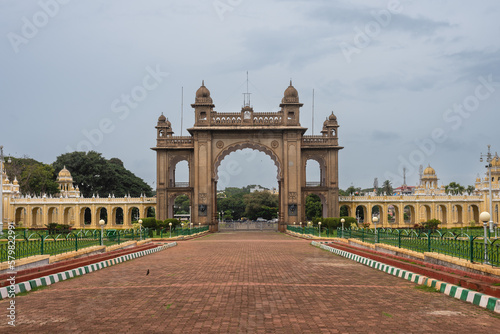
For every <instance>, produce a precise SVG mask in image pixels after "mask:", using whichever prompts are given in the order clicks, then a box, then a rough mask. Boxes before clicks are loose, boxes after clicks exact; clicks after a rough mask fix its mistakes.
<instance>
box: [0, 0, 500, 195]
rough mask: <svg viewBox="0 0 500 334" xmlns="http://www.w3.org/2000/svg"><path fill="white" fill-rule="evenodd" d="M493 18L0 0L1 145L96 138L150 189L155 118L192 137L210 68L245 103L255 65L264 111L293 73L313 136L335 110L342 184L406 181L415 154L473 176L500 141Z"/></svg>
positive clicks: (465, 180) (242, 159)
mask: <svg viewBox="0 0 500 334" xmlns="http://www.w3.org/2000/svg"><path fill="white" fill-rule="evenodd" d="M499 17H500V3H499V2H498V1H497V0H484V1H474V2H473V1H457V0H454V1H451V0H449V1H446V0H432V1H431V0H420V1H416V0H413V1H403V0H402V1H392V0H391V1H389V0H385V1H374V0H370V1H368V0H364V1H333V0H323V1H321V0H307V1H299V0H296V1H292V0H290V1H287V0H281V1H276V0H275V1H270V0H266V1H263V0H252V1H249V0H215V1H212V0H208V1H207V0H205V1H201V0H199V1H186V0H184V1H181V0H178V1H164V0H143V1H132V0H106V1H105V0H85V1H83V0H72V1H68V0H64V1H63V0H57V1H56V0H36V1H31V0H22V1H20V0H1V1H0V32H1V34H0V36H1V39H0V62H1V67H0V68H1V72H0V84H1V87H0V106H1V118H0V121H1V129H0V145H4V147H5V148H4V151H5V153H6V154H12V155H14V156H17V157H20V156H24V155H27V156H30V157H32V158H34V159H37V160H40V161H43V162H45V163H52V162H53V161H54V160H55V159H56V157H57V156H58V155H60V154H63V153H66V152H69V151H73V150H89V149H92V150H95V151H98V152H101V153H102V154H103V155H104V156H105V157H106V158H108V159H109V158H112V157H117V158H120V159H121V160H123V162H124V164H125V167H126V168H128V169H130V170H132V171H133V172H134V173H135V174H137V175H138V176H140V177H142V178H143V179H145V181H146V182H148V183H149V184H151V185H152V186H153V187H155V186H156V185H155V183H154V182H155V178H156V156H155V152H154V151H152V150H150V148H151V147H154V146H155V138H156V132H155V128H154V126H155V125H156V122H157V118H158V116H159V115H160V114H161V113H162V112H163V113H164V114H165V115H166V116H167V117H168V118H169V120H170V121H171V122H172V126H173V130H174V131H175V134H176V135H180V134H181V131H182V134H183V135H186V134H187V131H186V130H185V129H186V128H189V127H191V126H192V125H193V122H194V117H193V116H194V114H193V110H192V108H191V107H190V104H191V103H193V102H194V96H195V92H196V90H197V88H198V87H199V86H200V83H201V80H203V79H204V80H205V84H206V86H207V88H209V89H210V91H211V95H212V98H213V100H214V104H215V106H216V110H217V111H221V112H225V111H227V112H229V111H233V112H234V111H239V110H240V109H241V105H242V102H243V96H242V94H241V93H243V92H245V91H246V71H249V78H250V84H249V88H250V92H251V93H252V95H251V96H252V105H253V107H254V110H255V111H260V112H264V111H277V110H278V109H279V104H280V101H281V98H282V96H283V91H284V90H285V89H286V87H287V86H288V83H289V80H290V78H292V79H293V84H294V86H295V87H296V88H297V90H298V92H299V96H300V100H301V102H303V103H304V107H303V108H302V110H301V125H302V126H304V127H307V128H308V132H307V134H311V133H312V119H311V118H312V117H311V116H312V115H311V114H312V112H311V111H312V91H313V89H314V90H315V122H314V134H319V131H320V130H321V126H322V122H323V120H324V119H325V117H327V116H328V115H329V114H330V113H331V112H332V111H333V112H334V113H335V114H336V115H337V117H338V121H339V124H340V129H339V138H340V140H339V142H340V145H341V146H344V147H345V148H344V149H343V150H342V151H341V153H340V163H339V164H340V166H339V175H340V187H341V188H344V189H345V188H347V187H349V186H350V185H351V184H353V185H354V186H361V187H371V186H372V185H373V180H374V178H375V177H377V178H378V179H379V182H380V183H382V181H383V180H385V179H388V178H389V179H391V181H392V182H393V185H394V186H399V185H400V184H401V182H402V178H401V175H402V168H403V167H406V168H407V184H409V185H415V184H416V183H417V182H418V167H419V165H420V164H422V165H424V167H426V166H427V165H428V164H430V165H431V166H432V167H434V168H435V169H436V171H437V174H438V177H439V178H440V182H441V183H444V184H447V183H449V182H451V181H457V182H460V183H461V184H463V185H469V184H472V183H473V182H474V180H475V177H476V175H477V173H484V170H485V168H484V163H480V162H479V155H480V152H483V153H484V152H485V151H486V149H487V145H488V144H491V145H492V150H493V152H495V151H496V150H498V151H500V140H499V139H500V131H499V123H500V122H499V121H500V20H499ZM181 87H184V121H183V128H184V129H183V130H181V117H180V115H181ZM89 138H90V139H89ZM231 161H233V165H232V166H231V165H229V166H228V163H229V162H231ZM220 168H221V170H222V171H223V172H222V174H221V176H220V184H223V185H228V186H244V185H247V184H261V185H263V186H267V187H273V186H277V183H276V167H275V166H274V163H273V162H272V161H271V159H270V158H269V157H267V156H266V155H265V154H263V153H254V152H247V151H243V152H241V151H240V152H235V153H232V154H231V155H229V156H228V157H227V158H226V159H225V160H224V161H223V163H222V165H221V167H220ZM179 174H181V176H180V178H182V172H179ZM312 174H313V173H309V178H310V180H313V179H314V175H312Z"/></svg>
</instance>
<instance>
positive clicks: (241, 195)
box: [197, 143, 305, 229]
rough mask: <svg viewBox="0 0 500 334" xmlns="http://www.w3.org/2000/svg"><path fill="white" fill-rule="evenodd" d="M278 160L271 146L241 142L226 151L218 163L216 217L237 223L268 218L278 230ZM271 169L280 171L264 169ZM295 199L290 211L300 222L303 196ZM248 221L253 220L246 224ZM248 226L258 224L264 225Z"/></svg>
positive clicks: (216, 167) (216, 168)
mask: <svg viewBox="0 0 500 334" xmlns="http://www.w3.org/2000/svg"><path fill="white" fill-rule="evenodd" d="M277 159H278V158H277V157H276V155H275V154H274V153H273V151H272V150H271V149H269V148H268V147H266V146H262V145H260V144H256V143H240V144H237V145H233V146H229V147H227V148H226V149H225V150H224V151H222V152H221V153H220V154H219V155H218V157H217V158H216V161H215V166H214V167H215V168H214V171H215V173H216V175H214V179H215V182H216V189H217V194H216V198H217V200H216V210H215V212H213V213H212V214H213V219H214V220H215V221H221V220H224V221H231V222H235V223H234V224H251V223H249V222H251V221H266V222H272V223H268V224H272V226H271V225H266V226H270V228H272V229H277V220H278V215H279V210H280V199H279V184H278V179H279V175H280V167H279V166H280V165H279V162H278V160H277ZM268 170H276V171H277V173H276V174H274V173H267V172H266V173H263V172H262V171H268ZM291 201H292V202H295V203H296V204H295V208H294V210H289V212H288V214H289V215H294V216H296V221H299V219H300V218H299V217H300V216H299V215H303V214H304V211H303V210H301V211H300V212H298V211H299V210H297V207H298V204H299V201H300V199H299V198H297V196H296V195H295V197H294V198H291ZM203 204H204V203H200V205H203ZM207 204H208V203H207ZM303 206H305V203H303ZM197 210H199V208H197ZM198 212H199V211H198ZM245 220H248V221H249V222H246V223H244V222H243V221H245ZM248 226H253V227H257V226H260V224H254V225H248Z"/></svg>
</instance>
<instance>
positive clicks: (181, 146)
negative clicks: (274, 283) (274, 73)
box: [153, 82, 342, 232]
mask: <svg viewBox="0 0 500 334" xmlns="http://www.w3.org/2000/svg"><path fill="white" fill-rule="evenodd" d="M191 106H192V107H193V108H194V112H195V124H194V126H193V127H192V128H190V129H188V131H189V133H190V134H191V135H190V136H174V135H173V133H174V132H173V131H172V126H171V124H170V122H169V121H168V120H167V119H166V117H165V116H163V115H161V116H160V117H159V118H158V124H157V126H156V129H157V143H156V147H154V148H153V150H155V151H156V154H157V159H156V161H157V167H156V170H157V182H156V184H157V188H156V190H157V193H156V196H157V204H156V205H157V208H156V214H157V218H158V219H162V220H163V219H167V218H172V217H173V215H174V207H173V206H174V200H175V198H176V197H177V196H179V195H181V194H186V195H187V196H188V197H189V199H190V200H191V207H192V210H191V220H192V222H193V223H194V224H195V225H196V224H199V223H201V224H202V225H210V231H212V232H216V231H218V219H217V218H218V217H217V181H218V174H217V170H218V167H219V165H220V163H221V161H222V160H223V159H224V157H226V156H227V155H228V154H230V153H232V152H234V151H236V150H240V149H244V148H251V149H254V150H258V151H261V152H264V153H266V154H267V155H269V156H270V157H271V159H272V160H273V161H274V163H275V164H276V167H277V180H278V185H279V230H280V231H284V230H285V227H286V225H287V224H293V223H294V222H297V223H298V222H299V221H305V210H304V206H305V198H306V196H307V195H309V194H313V193H314V194H317V195H319V196H320V198H321V200H322V204H323V216H324V217H336V216H338V215H339V200H338V151H339V150H340V149H342V147H340V146H338V133H337V130H338V127H339V126H338V124H337V118H336V117H335V115H334V114H333V113H332V114H331V115H330V116H329V117H328V118H327V120H326V121H325V122H324V124H323V130H322V131H321V135H319V136H304V133H305V132H306V130H307V128H303V127H301V126H300V122H299V115H300V107H302V103H300V102H299V94H298V92H297V90H296V89H295V88H294V87H293V86H292V83H291V82H290V86H289V87H288V88H287V89H286V90H285V93H284V97H283V99H282V100H281V104H280V107H281V110H280V111H278V112H254V111H253V108H252V107H251V106H250V103H245V106H244V107H243V108H242V109H241V111H240V112H236V113H220V112H217V111H215V110H214V107H215V105H214V104H213V101H212V98H211V97H210V91H209V90H208V89H207V88H206V87H205V85H204V84H202V86H201V87H200V88H199V89H198V91H197V92H196V99H195V103H193V104H192V105H191ZM311 159H312V160H316V161H317V162H318V163H319V166H320V173H321V175H320V182H319V183H318V182H316V183H314V184H309V183H306V177H305V175H306V164H307V161H308V160H311ZM180 161H187V163H188V166H189V182H187V183H178V182H175V168H176V165H177V163H179V162H180Z"/></svg>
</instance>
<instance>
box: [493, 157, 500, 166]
mask: <svg viewBox="0 0 500 334" xmlns="http://www.w3.org/2000/svg"><path fill="white" fill-rule="evenodd" d="M491 166H492V167H500V157H499V156H498V154H495V157H494V158H493V160H491Z"/></svg>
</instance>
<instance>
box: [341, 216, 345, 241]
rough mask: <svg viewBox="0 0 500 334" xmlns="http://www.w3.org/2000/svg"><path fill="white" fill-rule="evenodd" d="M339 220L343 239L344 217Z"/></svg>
mask: <svg viewBox="0 0 500 334" xmlns="http://www.w3.org/2000/svg"><path fill="white" fill-rule="evenodd" d="M340 222H341V223H342V239H343V238H344V223H345V219H344V218H342V219H341V220H340Z"/></svg>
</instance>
